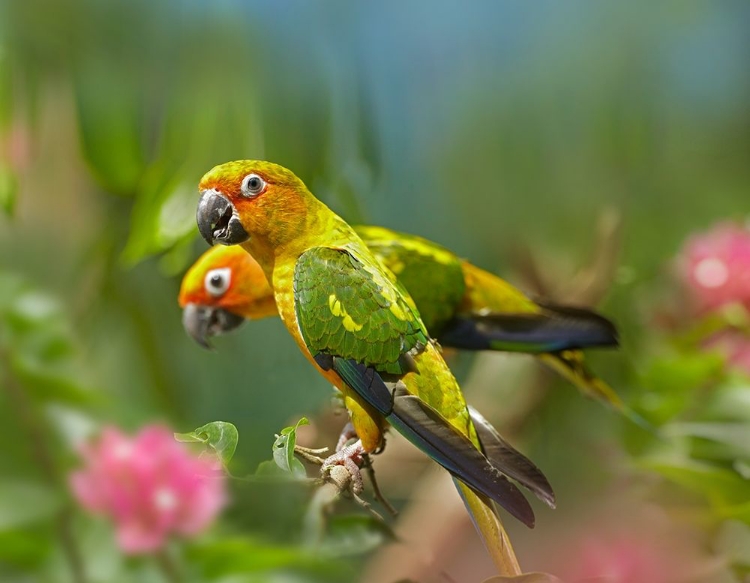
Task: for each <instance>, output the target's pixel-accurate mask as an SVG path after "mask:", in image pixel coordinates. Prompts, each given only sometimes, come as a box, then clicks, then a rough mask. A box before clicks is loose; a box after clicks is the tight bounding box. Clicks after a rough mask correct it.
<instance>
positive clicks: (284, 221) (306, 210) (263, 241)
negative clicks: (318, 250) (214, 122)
mask: <svg viewBox="0 0 750 583" xmlns="http://www.w3.org/2000/svg"><path fill="white" fill-rule="evenodd" d="M199 189H200V192H201V199H200V202H199V203H198V211H197V213H196V219H197V222H198V230H199V231H200V233H201V235H202V236H203V238H204V239H205V240H206V241H207V242H208V244H209V245H213V244H214V243H221V244H223V245H238V244H242V243H245V242H248V241H250V239H251V238H252V239H257V240H259V241H254V244H257V245H261V246H262V247H265V248H272V247H279V246H283V245H284V244H286V243H287V242H289V241H291V240H293V239H294V238H295V237H296V236H297V235H299V234H300V232H301V231H302V230H303V229H304V228H305V225H306V219H308V218H309V215H310V211H311V207H312V205H314V204H315V202H317V201H315V199H314V197H313V196H312V195H311V194H310V193H309V191H308V190H307V188H306V187H305V185H304V183H303V182H302V181H301V180H300V179H299V178H297V177H296V176H295V175H294V173H293V172H291V171H290V170H287V169H286V168H284V167H283V166H279V165H277V164H273V163H271V162H263V161H259V160H237V161H235V162H227V163H226V164H221V165H219V166H216V167H214V168H212V169H211V170H210V171H209V172H208V173H206V174H205V175H204V176H203V178H202V179H201V181H200V185H199Z"/></svg>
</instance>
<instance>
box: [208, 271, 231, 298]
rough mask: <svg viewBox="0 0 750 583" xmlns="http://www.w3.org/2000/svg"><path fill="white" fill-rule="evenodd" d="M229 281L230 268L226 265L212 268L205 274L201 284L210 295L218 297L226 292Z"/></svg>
mask: <svg viewBox="0 0 750 583" xmlns="http://www.w3.org/2000/svg"><path fill="white" fill-rule="evenodd" d="M231 282H232V270H231V269H230V268H228V267H221V268H219V269H212V270H211V271H209V272H208V273H207V274H206V279H204V280H203V286H204V287H205V288H206V291H207V292H208V293H209V294H210V295H212V296H214V297H215V298H218V297H219V296H221V295H223V294H225V293H226V291H227V290H228V289H229V284H230V283H231Z"/></svg>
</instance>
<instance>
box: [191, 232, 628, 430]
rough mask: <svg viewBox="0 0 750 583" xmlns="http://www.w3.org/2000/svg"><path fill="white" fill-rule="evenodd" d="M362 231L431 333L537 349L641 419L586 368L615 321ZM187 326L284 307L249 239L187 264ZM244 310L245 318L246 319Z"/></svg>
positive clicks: (398, 239) (203, 337) (612, 336)
mask: <svg viewBox="0 0 750 583" xmlns="http://www.w3.org/2000/svg"><path fill="white" fill-rule="evenodd" d="M353 229H354V231H355V232H356V233H357V234H358V235H359V236H360V237H361V239H362V241H364V243H365V244H366V245H367V246H368V247H369V249H370V251H372V253H373V255H374V256H375V257H376V258H377V259H379V260H380V261H381V262H382V263H383V264H384V265H385V266H386V267H387V268H388V269H390V271H391V272H392V273H394V274H395V275H396V277H397V278H398V280H399V282H400V283H401V284H402V285H403V286H404V287H405V288H406V290H407V291H408V292H409V294H410V295H411V297H412V299H413V300H414V303H415V304H416V307H417V309H418V311H419V314H420V316H421V318H422V321H423V322H424V324H425V326H426V328H427V330H428V331H429V333H430V336H431V337H433V338H436V339H437V340H438V342H439V343H440V344H441V345H442V346H444V347H449V348H459V349H463V350H501V351H508V352H524V353H531V354H534V355H536V356H537V357H538V358H540V359H541V360H542V361H543V362H544V363H545V364H547V365H548V366H550V367H552V368H553V369H555V370H556V371H558V372H559V373H560V374H562V376H564V377H565V378H566V379H568V380H569V381H571V382H572V383H574V384H575V385H576V386H577V387H578V388H579V389H580V390H581V391H582V392H583V393H584V394H586V395H588V396H591V397H594V398H597V399H600V400H602V401H604V402H605V403H607V404H609V405H610V406H611V407H613V408H614V409H616V410H618V411H621V412H624V413H625V414H626V415H628V416H630V417H633V418H635V420H636V421H638V422H639V423H641V420H640V418H639V417H638V416H637V415H636V414H635V413H633V412H632V411H630V410H629V409H628V408H627V407H626V406H625V405H624V403H623V402H622V400H621V399H620V398H619V396H618V395H617V393H615V391H614V390H613V389H612V388H611V387H610V386H609V385H607V383H605V382H604V381H602V380H601V379H599V378H598V377H596V376H595V375H593V374H592V373H591V372H590V371H589V369H588V368H587V367H586V365H585V362H584V355H583V352H581V350H580V349H581V348H584V347H596V346H599V347H604V346H617V343H618V340H617V330H616V328H615V326H614V325H613V324H612V323H611V322H610V321H609V320H607V319H606V318H604V317H603V316H601V315H599V314H597V313H596V312H593V311H591V310H587V309H583V308H573V307H566V306H552V305H550V304H544V303H538V302H535V301H533V300H531V299H530V298H529V297H527V296H526V295H525V294H524V293H523V292H522V291H520V290H519V289H517V288H515V287H513V286H512V285H511V284H509V283H508V282H506V281H504V280H503V279H501V278H499V277H497V276H496V275H493V274H491V273H489V272H487V271H484V270H483V269H480V268H479V267H476V266H475V265H472V264H471V263H469V262H468V261H465V260H461V259H460V258H458V257H457V256H456V255H455V254H453V253H452V252H450V251H449V250H447V249H445V248H444V247H441V246H440V245H438V244H436V243H433V242H431V241H428V240H426V239H423V238H421V237H417V236H414V235H407V234H404V233H397V232H395V231H391V230H389V229H385V228H382V227H370V226H355V227H353ZM179 302H180V306H182V307H183V308H184V313H183V323H184V325H185V329H186V330H187V332H188V333H189V334H190V336H191V337H192V338H194V339H195V340H196V341H197V342H198V343H200V344H201V345H203V346H208V337H209V336H212V335H215V334H220V333H223V332H226V331H228V330H231V329H233V328H235V327H236V326H238V325H239V324H240V323H241V322H242V319H241V318H247V319H259V318H264V317H266V316H275V315H278V310H277V308H276V303H275V301H274V298H273V290H272V289H271V286H270V285H269V284H268V282H267V281H266V278H265V275H264V273H263V270H262V269H261V267H260V265H258V263H257V262H256V261H255V260H254V259H253V257H252V256H250V255H249V254H248V253H247V252H245V251H244V249H242V248H241V247H236V246H231V247H224V246H216V247H212V248H211V249H209V250H208V251H206V252H205V253H204V254H203V255H202V256H201V257H200V258H199V259H198V261H196V262H195V264H194V265H193V266H192V267H191V268H190V269H189V270H188V271H187V273H186V274H185V277H184V278H183V280H182V286H181V288H180V296H179ZM238 316H239V317H241V318H238Z"/></svg>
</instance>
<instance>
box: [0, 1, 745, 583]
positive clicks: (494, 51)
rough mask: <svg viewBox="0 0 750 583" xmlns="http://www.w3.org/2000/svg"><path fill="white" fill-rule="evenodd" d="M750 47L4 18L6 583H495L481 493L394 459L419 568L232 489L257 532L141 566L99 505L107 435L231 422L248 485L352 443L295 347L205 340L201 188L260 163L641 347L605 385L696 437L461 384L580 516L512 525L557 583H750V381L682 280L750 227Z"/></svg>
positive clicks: (267, 328) (452, 21)
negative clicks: (86, 495)
mask: <svg viewBox="0 0 750 583" xmlns="http://www.w3.org/2000/svg"><path fill="white" fill-rule="evenodd" d="M748 31H750V6H749V5H748V4H747V3H745V2H740V1H736V2H732V1H722V2H713V3H703V2H663V3H656V4H655V3H649V2H627V3H625V2H620V3H614V2H609V3H594V2H567V3H558V2H551V1H549V2H535V3H528V4H523V3H513V2H492V1H475V2H471V3H466V2H447V1H438V2H378V3H364V2H360V3H354V2H344V1H325V2H307V1H301V0H299V1H288V2H278V1H274V0H267V1H248V2H240V1H236V2H232V1H217V2H202V1H198V0H162V1H161V2H151V1H148V0H130V1H128V2H120V1H115V0H106V1H101V0H69V1H67V2H51V1H43V0H25V1H23V2H21V1H18V0H4V1H2V2H0V156H1V157H0V207H2V208H3V209H4V211H5V213H4V215H3V216H0V388H3V389H5V390H2V391H0V403H1V405H0V451H1V452H2V455H0V578H2V580H7V581H37V580H39V581H41V580H45V581H161V580H169V579H170V578H171V579H172V580H185V581H203V580H206V581H219V580H220V581H227V582H228V581H231V582H235V581H285V582H286V581H290V582H297V581H300V582H301V581H355V580H357V581H359V580H363V581H364V580H371V581H382V582H388V581H394V582H395V581H397V580H399V579H403V578H405V577H408V578H410V579H411V580H415V581H446V582H450V581H480V580H482V579H483V578H486V577H490V576H491V575H492V574H493V571H492V567H491V563H489V561H488V560H487V558H486V557H485V555H484V552H483V550H482V548H481V545H480V543H479V542H478V539H477V538H476V535H475V534H474V533H473V531H472V530H471V527H470V526H467V525H468V522H466V521H465V519H463V518H462V516H461V513H460V512H458V513H457V514H456V515H455V516H453V518H451V519H448V518H446V517H444V516H442V515H440V514H439V513H437V511H436V509H439V508H441V507H442V506H444V505H446V504H447V500H448V499H449V498H453V497H455V494H454V493H453V492H451V491H450V490H449V489H446V488H443V489H442V490H439V489H438V486H435V484H441V483H442V482H441V480H444V479H445V477H444V476H443V474H442V473H441V472H439V471H438V470H437V469H435V468H434V467H425V466H423V465H422V464H421V463H420V458H419V456H417V455H414V454H413V453H411V452H410V451H409V449H408V448H407V447H401V446H399V445H398V439H396V438H394V439H393V453H392V455H391V459H390V460H389V459H388V458H389V453H386V454H384V455H383V456H381V458H380V459H378V460H377V464H379V465H381V466H382V467H383V470H382V475H383V476H382V480H381V481H382V484H381V486H382V487H383V489H384V490H385V491H386V494H387V495H389V497H390V498H392V499H393V501H394V502H395V503H396V504H397V505H398V506H399V507H400V508H401V509H402V518H401V519H400V521H399V519H395V520H392V519H389V520H388V522H389V523H390V524H391V525H392V526H393V528H395V529H396V532H398V533H399V535H400V538H399V541H398V542H389V541H388V540H385V539H387V536H385V535H383V534H382V532H380V531H378V532H375V531H370V530H367V529H366V528H365V529H364V530H362V529H361V528H359V526H362V525H359V526H358V528H359V530H357V529H352V530H351V532H349V531H347V530H346V528H343V527H341V525H339V528H338V530H337V531H336V532H334V533H329V534H330V535H331V537H334V538H330V537H329V538H327V539H326V540H327V541H328V542H327V543H326V545H324V546H323V547H320V548H316V547H314V546H312V547H310V546H309V545H306V543H305V541H304V540H303V539H304V537H302V536H300V533H301V532H302V531H303V527H302V526H301V521H302V516H303V514H304V512H305V509H306V507H307V506H306V505H307V502H308V500H309V496H310V490H309V488H307V487H303V486H299V485H286V486H279V485H274V486H273V487H269V486H268V485H263V484H260V485H259V484H256V483H253V482H247V481H243V480H230V484H229V488H230V490H231V496H232V503H231V505H230V506H229V507H228V508H227V509H226V510H225V512H224V514H223V515H222V517H221V518H220V519H219V520H218V522H217V523H216V524H214V525H213V527H212V528H211V529H210V531H209V532H207V533H205V534H203V535H202V536H201V537H199V538H197V539H195V540H192V541H189V542H185V541H179V540H175V541H174V542H173V543H172V546H171V547H170V549H169V552H170V553H172V559H174V561H173V563H174V564H173V565H172V567H174V568H173V569H171V570H170V568H165V567H164V565H163V563H160V562H159V561H158V560H154V559H153V557H150V556H139V557H125V556H124V555H122V553H120V552H119V551H118V550H117V546H116V544H115V542H114V539H113V536H112V532H111V528H110V525H109V524H108V523H107V521H106V520H102V519H98V518H94V517H90V516H89V515H88V514H87V513H86V512H85V511H83V510H81V509H80V508H79V507H78V506H76V504H75V503H74V502H72V501H71V500H70V495H69V493H68V489H67V481H66V475H67V473H68V472H70V471H71V470H72V469H73V468H75V467H76V466H77V464H78V463H79V461H78V459H77V453H76V451H77V450H76V444H79V443H80V442H81V440H82V439H85V438H87V437H89V436H91V435H92V434H95V433H96V432H97V431H98V430H99V429H100V428H101V427H102V426H103V425H106V424H111V425H116V426H118V427H121V428H122V429H123V431H126V432H135V431H137V430H138V429H139V428H141V427H143V426H144V425H146V424H148V423H154V422H160V423H166V424H168V426H169V427H171V428H173V429H174V430H175V431H189V430H191V429H193V428H195V427H198V426H200V425H203V424H204V423H207V422H210V421H214V420H222V421H227V422H231V423H233V424H235V425H236V426H237V428H238V430H239V435H240V440H239V445H238V449H237V453H236V455H235V457H234V459H233V460H232V462H231V469H232V473H233V474H234V475H236V476H244V475H248V474H251V473H252V472H253V471H254V470H255V468H256V466H257V465H258V463H259V462H261V461H263V460H266V459H269V458H270V456H271V450H270V448H271V445H272V443H273V440H274V433H277V432H278V431H279V430H280V429H281V428H282V427H284V426H285V425H288V424H289V423H290V422H294V421H296V420H297V419H298V418H299V417H301V416H302V415H305V416H307V417H309V418H310V419H311V420H312V425H311V427H309V428H305V429H304V430H300V439H301V440H303V439H304V440H305V442H306V443H309V444H310V445H331V444H332V442H333V440H334V439H335V435H336V433H337V431H338V429H339V428H340V426H341V424H342V423H343V420H344V418H343V417H341V416H338V417H337V416H334V415H332V414H330V412H329V410H330V402H331V394H332V393H331V389H330V387H329V386H327V385H326V383H325V382H324V381H323V380H322V379H321V378H319V377H318V376H317V375H316V374H315V373H314V371H313V370H312V369H311V368H310V367H309V365H308V364H307V362H306V361H305V360H304V359H303V357H302V356H301V355H300V353H299V351H298V350H297V348H296V347H295V346H294V345H293V342H292V341H291V339H290V338H289V336H288V334H287V332H286V331H285V329H284V328H283V326H282V324H281V323H280V322H279V321H276V320H274V319H269V320H264V321H259V322H253V323H252V324H248V325H245V326H244V327H243V328H242V329H240V330H239V331H238V332H237V333H235V334H232V335H231V336H227V337H224V338H220V339H218V340H217V341H216V342H215V345H216V350H215V351H213V352H208V351H204V350H202V349H200V348H199V347H198V346H197V345H195V344H194V343H193V342H192V341H191V340H190V339H189V338H188V337H187V336H186V335H185V333H184V332H183V330H182V326H181V320H180V318H181V313H180V310H179V307H178V305H177V301H176V298H177V291H178V288H179V283H180V278H181V275H182V274H183V273H184V271H185V270H186V269H187V267H188V266H189V265H190V264H191V262H192V261H193V260H194V259H195V258H196V257H197V256H198V254H199V253H200V252H202V251H203V250H204V247H205V245H204V243H203V241H202V240H199V237H197V230H196V227H195V223H194V212H195V205H196V202H197V197H198V194H197V189H196V186H197V183H198V180H199V179H200V177H201V175H202V174H203V173H204V172H206V171H207V170H208V169H209V168H211V167H212V166H213V165H215V164H218V163H221V162H225V161H227V160H230V159H238V158H259V159H268V160H272V161H274V162H277V163H280V164H282V165H284V166H287V167H289V168H291V169H292V170H293V171H294V172H295V173H297V174H298V175H299V176H300V177H301V178H302V179H303V180H304V181H305V182H306V183H307V184H308V186H309V187H310V188H311V189H312V191H313V192H314V193H316V194H317V196H318V197H319V198H321V199H323V200H324V201H325V202H326V203H327V204H329V205H330V206H331V207H332V208H333V209H334V210H336V211H337V212H339V213H340V214H341V215H342V216H344V217H345V218H346V219H347V220H349V221H350V222H353V223H362V222H366V223H372V224H379V225H383V226H387V227H391V228H394V229H398V230H403V231H406V232H410V233H414V234H418V235H422V236H424V237H427V238H429V239H432V240H434V241H437V242H439V243H441V244H443V245H446V246H447V247H450V248H451V249H452V250H454V251H455V252H456V253H458V254H459V255H461V256H464V257H467V258H470V259H471V260H472V261H473V262H474V263H476V264H478V265H480V266H482V267H484V268H486V269H489V270H492V271H496V272H498V273H500V274H502V275H503V276H504V277H506V278H507V279H509V280H510V281H512V282H514V283H516V284H518V285H520V286H522V287H524V288H525V289H527V290H529V291H530V292H532V293H537V294H542V295H546V296H549V297H552V298H554V299H557V300H559V301H567V302H572V303H578V304H583V305H585V304H589V305H590V304H595V303H598V307H599V309H600V310H601V311H602V312H603V313H605V314H607V315H608V316H610V317H611V318H613V319H614V320H615V321H616V322H617V323H618V325H619V326H620V329H621V334H622V349H621V350H619V351H603V352H599V353H596V352H594V353H592V354H591V355H590V357H591V361H592V367H593V368H594V369H595V370H596V371H597V373H599V374H600V375H601V376H603V377H604V378H606V379H607V380H608V381H609V382H610V383H611V384H612V385H613V386H614V387H615V388H616V389H617V390H618V392H619V393H620V394H621V395H622V396H623V398H625V399H626V400H627V401H628V402H630V403H632V404H633V406H634V407H635V408H636V410H638V411H639V412H640V413H641V414H642V415H643V416H644V417H645V418H647V419H648V420H649V421H650V422H651V423H653V424H654V425H655V426H657V427H659V428H660V429H662V430H664V432H665V434H667V435H669V438H668V439H667V438H656V437H654V436H653V435H651V434H649V433H648V432H644V431H643V430H641V429H640V428H638V427H636V426H634V425H633V424H632V423H629V422H628V421H627V420H625V419H623V418H621V417H619V416H618V415H616V414H615V413H613V412H611V411H609V410H607V409H606V408H604V407H602V406H601V404H599V403H596V402H593V401H590V400H586V399H583V398H582V397H581V396H580V395H579V394H578V393H577V392H576V391H575V390H574V389H572V388H571V387H570V386H569V385H567V384H566V383H565V382H563V381H562V380H559V379H557V378H556V377H554V376H553V375H551V374H548V373H546V372H545V371H543V370H542V369H541V368H540V366H539V365H537V364H536V363H535V362H534V361H533V360H531V359H530V358H528V357H523V356H517V355H516V356H503V355H481V356H479V357H472V356H467V355H451V357H450V358H451V364H452V365H453V366H454V369H455V370H456V373H457V375H458V377H459V380H461V381H462V383H464V384H465V385H466V388H467V394H469V399H470V400H471V401H473V402H475V403H477V404H481V407H480V408H481V409H483V410H484V411H486V415H487V416H488V417H490V419H491V420H492V421H493V422H494V423H495V424H496V426H497V427H498V428H499V429H500V430H501V431H502V432H503V433H507V435H508V437H509V438H511V439H512V441H513V442H514V443H515V444H517V445H518V446H519V447H520V448H521V449H522V450H523V451H525V452H526V453H527V454H528V455H529V456H530V457H531V458H532V459H533V460H534V461H535V462H536V463H537V464H538V465H539V466H541V467H542V468H543V469H544V471H545V473H546V474H547V475H548V477H549V479H550V481H551V482H552V483H553V485H554V486H555V489H556V491H557V494H558V509H557V510H556V511H551V510H547V509H545V508H543V507H541V506H538V507H537V508H538V519H537V527H536V529H535V530H533V531H527V530H526V529H525V528H524V527H522V526H519V525H517V524H513V523H512V520H509V521H508V522H509V524H508V527H509V530H510V532H511V536H512V538H513V540H514V541H515V545H516V550H517V552H518V554H519V558H520V560H521V564H522V566H523V567H524V569H525V570H528V571H548V572H551V573H553V574H555V575H557V576H559V577H564V578H567V580H571V581H573V580H575V579H576V578H580V577H584V576H593V575H607V574H610V575H611V574H612V573H614V574H616V575H617V574H621V573H626V575H622V577H621V578H620V579H612V580H616V581H631V580H632V581H644V582H645V581H652V582H654V583H658V582H659V581H696V582H697V581H719V582H723V581H727V582H731V581H744V580H746V579H743V577H745V573H746V571H747V570H748V568H750V529H748V526H747V525H748V524H750V484H748V482H747V478H748V476H749V475H750V470H748V467H750V466H748V465H747V463H748V460H750V445H749V444H750V426H748V425H747V421H748V419H750V384H749V383H748V380H747V377H746V374H747V373H746V372H743V370H737V369H736V368H735V369H733V368H732V367H731V366H729V365H728V363H727V360H726V358H722V356H721V355H720V354H717V353H713V352H710V351H706V350H704V349H703V345H702V344H701V342H700V341H699V340H700V338H698V339H697V340H696V335H695V333H694V329H696V327H697V329H700V330H704V328H701V327H700V325H699V324H695V326H693V323H695V322H694V321H693V320H690V318H691V317H692V316H689V315H686V314H687V313H683V312H681V311H680V310H679V309H678V306H680V305H682V304H683V303H684V294H685V290H684V289H683V288H681V287H680V285H679V283H675V281H674V278H673V277H672V272H673V269H672V268H673V266H674V258H675V257H676V256H678V255H679V254H680V249H681V248H682V246H683V244H684V241H685V240H686V238H687V237H688V236H690V235H691V234H693V233H697V232H701V231H705V230H706V229H707V228H709V227H710V226H711V225H713V224H714V223H716V222H718V221H727V220H729V221H740V222H741V221H743V220H744V219H745V217H746V215H747V212H748V208H749V207H750V202H749V201H750V198H749V197H750V107H749V106H748V104H750V59H749V58H748V55H750V34H749V32H748ZM723 317H724V316H722V318H723ZM742 317H743V316H742V314H740V316H737V314H736V312H735V313H734V319H732V320H731V322H730V323H732V324H733V325H737V326H739V327H741V326H740V324H742V322H745V321H746V320H742ZM738 318H739V320H738ZM738 321H739V322H740V324H737V322H738ZM722 322H724V320H722ZM685 329H688V330H691V331H692V332H687V333H686V332H685V331H684V330H685ZM707 427H708V428H709V429H706V428H707ZM40 452H41V454H40ZM421 480H426V481H421ZM430 496H433V497H432V498H431V497H430ZM420 505H421V506H422V507H424V508H426V509H427V510H426V511H424V510H423V511H422V514H419V512H420V511H419V507H420ZM459 510H460V507H459ZM336 512H340V513H349V514H357V513H362V512H363V511H362V510H361V509H360V508H359V507H357V506H356V505H354V504H352V503H350V502H347V501H342V502H341V503H339V504H337V509H336ZM409 520H411V523H409V522H408V521H409ZM61 522H62V523H64V524H65V525H66V526H65V527H64V528H62V529H61V528H60V524H61ZM355 530H356V531H355ZM65 533H67V535H65ZM335 537H338V538H335ZM71 541H72V544H73V545H74V546H75V547H77V551H76V552H77V553H78V555H79V557H80V559H81V562H82V563H83V564H84V565H85V568H84V572H85V574H84V578H81V576H80V573H79V575H75V570H74V569H73V570H71V569H70V565H69V557H70V555H69V552H68V550H69V548H68V547H69V546H70V544H71ZM420 541H421V542H420ZM66 549H67V550H66ZM613 565H614V566H613ZM617 569H619V571H618V570H617ZM638 569H640V571H639V570H638ZM644 569H646V570H645V571H644ZM647 569H651V570H650V571H649V570H647ZM643 573H649V575H644V574H643ZM618 576H619V575H618ZM626 577H631V578H626Z"/></svg>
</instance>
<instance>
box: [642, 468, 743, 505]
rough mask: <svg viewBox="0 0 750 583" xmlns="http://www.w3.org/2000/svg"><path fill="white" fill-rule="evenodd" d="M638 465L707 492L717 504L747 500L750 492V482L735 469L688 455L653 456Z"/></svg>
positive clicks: (705, 493)
mask: <svg viewBox="0 0 750 583" xmlns="http://www.w3.org/2000/svg"><path fill="white" fill-rule="evenodd" d="M637 465H638V466H639V467H642V468H644V469H647V470H651V471H655V472H657V473H659V474H661V475H662V476H664V477H665V478H667V479H668V480H670V481H672V482H674V483H675V484H678V485H680V486H682V487H683V488H686V489H687V490H690V491H692V492H696V493H698V494H701V495H703V496H704V497H705V498H706V499H707V500H708V501H709V502H710V503H712V505H713V506H714V507H727V506H730V505H734V504H741V503H744V502H746V501H747V499H748V495H749V494H750V481H748V480H746V479H744V478H742V477H741V476H740V475H739V474H737V473H736V472H734V471H732V470H729V469H726V468H723V467H720V466H716V465H713V464H709V463H705V462H699V461H695V460H692V459H688V458H686V459H679V458H675V459H660V458H652V459H643V460H640V461H638V462H637Z"/></svg>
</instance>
